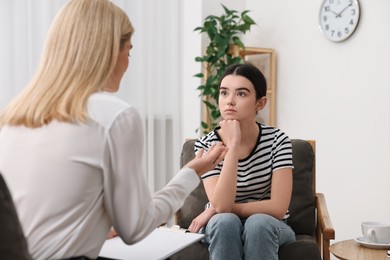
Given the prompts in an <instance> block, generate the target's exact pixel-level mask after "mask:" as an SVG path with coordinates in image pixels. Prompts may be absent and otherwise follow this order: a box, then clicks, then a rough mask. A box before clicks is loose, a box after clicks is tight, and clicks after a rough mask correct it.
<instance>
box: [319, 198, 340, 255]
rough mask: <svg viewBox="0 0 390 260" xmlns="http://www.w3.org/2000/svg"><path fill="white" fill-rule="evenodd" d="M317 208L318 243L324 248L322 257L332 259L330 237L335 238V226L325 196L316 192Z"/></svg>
mask: <svg viewBox="0 0 390 260" xmlns="http://www.w3.org/2000/svg"><path fill="white" fill-rule="evenodd" d="M316 208H317V228H316V238H317V243H318V246H319V248H320V250H321V249H322V259H323V260H330V241H329V240H330V239H334V238H335V235H334V228H333V225H332V221H331V219H330V216H329V213H328V208H327V207H326V202H325V196H324V194H322V193H316Z"/></svg>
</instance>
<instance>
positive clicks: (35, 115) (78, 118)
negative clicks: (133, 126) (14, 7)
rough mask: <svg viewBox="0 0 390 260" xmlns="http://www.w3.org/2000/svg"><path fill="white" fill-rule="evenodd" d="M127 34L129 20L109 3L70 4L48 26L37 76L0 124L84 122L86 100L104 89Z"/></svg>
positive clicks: (83, 0)
mask: <svg viewBox="0 0 390 260" xmlns="http://www.w3.org/2000/svg"><path fill="white" fill-rule="evenodd" d="M132 33H133V27H132V25H131V22H130V20H129V18H128V16H127V15H126V14H125V13H124V11H123V10H121V9H120V8H119V7H117V6H115V5H114V4H113V3H111V2H110V1H108V0H71V1H70V2H69V3H68V4H67V5H65V6H64V7H63V8H62V10H61V11H60V12H59V13H58V14H57V16H56V17H55V19H54V21H53V23H52V25H51V28H50V30H49V33H48V36H47V39H46V43H45V47H44V51H43V55H42V58H41V62H40V65H39V67H38V70H37V72H36V73H35V75H34V77H33V78H32V80H31V81H30V83H29V84H28V85H27V87H26V88H25V89H24V90H23V91H22V92H21V94H20V95H19V96H18V97H16V98H15V99H14V100H13V101H12V102H11V103H10V104H9V105H8V106H7V107H6V108H5V110H4V112H3V113H2V115H1V118H0V125H5V124H8V125H24V126H27V127H30V128H36V127H40V126H42V125H45V124H48V123H49V122H51V121H52V120H58V121H62V122H86V121H87V119H88V115H87V100H88V97H89V96H90V95H91V94H92V93H94V92H98V91H102V90H103V88H104V86H105V84H106V83H107V80H108V78H109V77H110V75H111V74H112V72H113V70H114V67H115V64H116V61H117V58H118V55H119V51H120V48H122V47H123V46H124V44H125V42H126V41H128V40H129V39H130V37H131V35H132Z"/></svg>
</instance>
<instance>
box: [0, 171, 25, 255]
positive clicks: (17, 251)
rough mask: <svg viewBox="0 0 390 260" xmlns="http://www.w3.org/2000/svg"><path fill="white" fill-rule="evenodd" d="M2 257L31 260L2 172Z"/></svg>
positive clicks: (0, 231)
mask: <svg viewBox="0 0 390 260" xmlns="http://www.w3.org/2000/svg"><path fill="white" fill-rule="evenodd" d="M0 223H1V224H0V258H1V259H14V260H31V259H32V258H31V256H30V255H29V253H28V247H27V241H26V238H25V237H24V234H23V230H22V227H21V225H20V222H19V219H18V215H17V213H16V209H15V206H14V203H13V201H12V196H11V193H10V192H9V190H8V187H7V184H6V183H5V180H4V179H3V176H2V175H1V174H0Z"/></svg>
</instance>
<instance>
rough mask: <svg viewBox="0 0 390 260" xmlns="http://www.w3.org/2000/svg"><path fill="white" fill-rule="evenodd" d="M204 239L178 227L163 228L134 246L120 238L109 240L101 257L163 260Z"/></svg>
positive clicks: (123, 259)
mask: <svg viewBox="0 0 390 260" xmlns="http://www.w3.org/2000/svg"><path fill="white" fill-rule="evenodd" d="M202 238H204V235H203V234H198V233H190V232H188V230H186V229H183V228H180V227H178V226H176V225H174V226H172V227H167V226H162V227H159V228H156V229H155V230H153V232H152V233H150V234H149V235H148V236H147V237H145V238H144V239H143V240H141V241H140V242H138V243H136V244H134V245H126V244H125V243H124V242H123V241H122V239H121V238H120V237H114V238H111V239H108V240H106V242H105V243H104V244H103V247H102V249H101V250H100V253H99V256H100V257H106V258H111V259H120V260H134V259H142V260H160V259H161V260H163V259H167V258H169V256H171V255H173V254H175V253H176V252H178V251H180V250H181V249H183V248H185V247H187V246H189V245H191V244H193V243H195V242H198V241H200V240H201V239H202Z"/></svg>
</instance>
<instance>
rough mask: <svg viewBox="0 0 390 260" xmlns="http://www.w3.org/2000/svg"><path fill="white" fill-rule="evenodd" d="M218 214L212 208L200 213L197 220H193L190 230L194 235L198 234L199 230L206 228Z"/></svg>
mask: <svg viewBox="0 0 390 260" xmlns="http://www.w3.org/2000/svg"><path fill="white" fill-rule="evenodd" d="M215 213H216V211H215V210H214V209H213V208H212V207H210V208H208V209H206V210H205V211H203V212H202V213H200V214H199V215H198V216H197V217H196V218H195V219H193V220H192V222H191V225H190V226H189V227H188V230H189V231H190V232H192V233H198V232H199V230H200V229H201V228H202V227H204V226H206V224H207V222H209V220H210V218H211V217H212V216H213V215H214V214H215Z"/></svg>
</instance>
